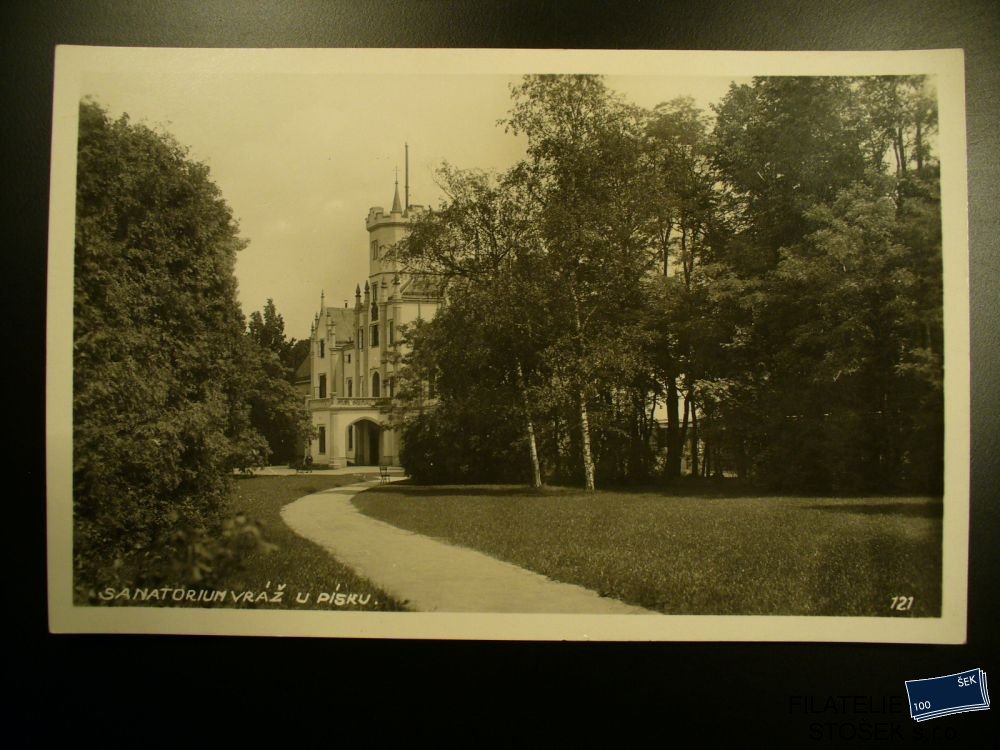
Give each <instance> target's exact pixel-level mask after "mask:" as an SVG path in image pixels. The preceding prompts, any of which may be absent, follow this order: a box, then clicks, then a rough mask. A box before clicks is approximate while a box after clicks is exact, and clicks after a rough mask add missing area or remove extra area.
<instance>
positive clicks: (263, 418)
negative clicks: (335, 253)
mask: <svg viewBox="0 0 1000 750" xmlns="http://www.w3.org/2000/svg"><path fill="white" fill-rule="evenodd" d="M247 338H248V341H249V343H250V344H251V347H250V351H248V352H247V357H248V361H249V362H252V363H253V364H252V366H251V367H250V368H249V369H250V372H253V373H255V377H254V378H253V379H252V382H250V383H249V384H248V388H247V395H248V398H249V401H250V421H251V424H253V426H254V428H255V429H256V430H257V431H258V432H259V433H260V435H261V436H262V437H263V438H264V439H265V440H266V441H267V447H268V450H267V452H266V454H265V455H261V456H260V461H261V462H264V461H265V460H271V461H278V462H285V461H291V460H293V459H294V458H296V454H297V452H298V447H299V445H300V443H301V441H302V439H303V438H304V437H305V435H306V434H307V433H308V431H309V429H310V427H309V418H308V415H307V414H306V413H305V411H304V410H303V409H302V403H301V399H300V398H299V397H298V395H297V394H296V393H295V390H294V388H293V387H292V379H293V377H294V374H295V365H296V363H295V354H294V352H295V346H296V342H295V340H294V339H293V340H291V341H289V340H288V339H286V338H285V321H284V318H282V316H281V314H280V313H278V311H277V309H276V308H275V305H274V300H272V299H268V300H267V302H266V303H265V305H264V309H263V311H257V310H255V311H253V312H252V313H250V319H249V322H248V324H247Z"/></svg>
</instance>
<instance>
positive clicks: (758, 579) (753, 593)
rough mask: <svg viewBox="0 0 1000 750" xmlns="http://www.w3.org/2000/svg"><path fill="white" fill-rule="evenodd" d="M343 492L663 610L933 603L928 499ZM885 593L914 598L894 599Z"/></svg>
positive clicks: (936, 610)
mask: <svg viewBox="0 0 1000 750" xmlns="http://www.w3.org/2000/svg"><path fill="white" fill-rule="evenodd" d="M353 502H354V504H355V505H356V506H357V507H358V508H359V509H360V510H361V511H362V512H364V513H366V514H368V515H369V516H372V517H374V518H378V519H380V520H382V521H386V522H388V523H391V524H393V525H395V526H398V527H401V528H405V529H409V530H411V531H416V532H419V533H422V534H426V535H428V536H431V537H436V538H439V539H441V540H444V541H447V542H450V543H453V544H458V545H462V546H466V547H471V548H473V549H477V550H480V551H482V552H485V553H486V554H489V555H491V556H493V557H496V558H499V559H501V560H506V561H508V562H512V563H515V564H517V565H520V566H522V567H525V568H528V569H530V570H534V571H537V572H539V573H542V574H544V575H546V576H548V577H550V578H553V579H555V580H558V581H565V582H568V583H575V584H579V585H581V586H585V587H587V588H590V589H593V590H595V591H597V592H598V593H600V594H601V595H603V596H609V597H614V598H617V599H621V600H622V601H625V602H629V603H631V604H638V605H641V606H643V607H647V608H649V609H653V610H658V611H660V612H664V613H668V614H720V615H723V614H740V615H851V616H885V617H906V616H910V617H937V616H940V612H941V508H942V506H941V501H940V499H934V498H924V497H871V498H825V497H759V496H747V497H723V496H718V494H716V495H714V496H712V495H706V496H693V495H689V496H678V495H676V494H664V493H661V492H620V491H598V492H595V493H590V494H587V493H584V492H581V491H578V490H573V489H547V490H541V491H532V490H530V489H527V488H524V487H508V486H482V487H458V486H455V487H420V486H415V485H393V486H391V487H380V488H378V489H373V490H369V491H367V492H365V493H362V494H360V495H358V496H356V497H355V498H354V501H353ZM894 597H912V604H910V606H909V608H908V609H903V610H899V609H894V608H892V605H893V598H894ZM905 601H906V600H904V603H903V604H902V605H901V606H904V607H905V606H906V603H905ZM899 602H900V600H899V599H897V600H896V603H897V605H899Z"/></svg>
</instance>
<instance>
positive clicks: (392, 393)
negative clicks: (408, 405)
mask: <svg viewBox="0 0 1000 750" xmlns="http://www.w3.org/2000/svg"><path fill="white" fill-rule="evenodd" d="M387 395H388V396H389V398H393V397H395V395H396V378H389V393H388V394H387Z"/></svg>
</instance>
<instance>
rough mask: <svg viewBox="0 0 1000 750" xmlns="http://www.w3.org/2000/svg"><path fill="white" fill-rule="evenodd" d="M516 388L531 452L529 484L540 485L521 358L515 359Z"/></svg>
mask: <svg viewBox="0 0 1000 750" xmlns="http://www.w3.org/2000/svg"><path fill="white" fill-rule="evenodd" d="M517 388H518V390H519V391H521V400H522V401H523V402H524V421H525V430H526V431H527V433H528V451H529V452H530V453H531V486H532V487H541V486H542V467H541V465H540V464H539V462H538V446H537V445H536V443H535V423H534V421H532V419H531V404H530V402H529V401H528V388H527V386H526V385H525V383H524V369H523V368H522V367H521V360H520V359H518V360H517Z"/></svg>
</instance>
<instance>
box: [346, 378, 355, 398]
mask: <svg viewBox="0 0 1000 750" xmlns="http://www.w3.org/2000/svg"><path fill="white" fill-rule="evenodd" d="M353 396H354V381H353V380H351V379H350V378H348V379H347V397H348V398H352V397H353Z"/></svg>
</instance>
